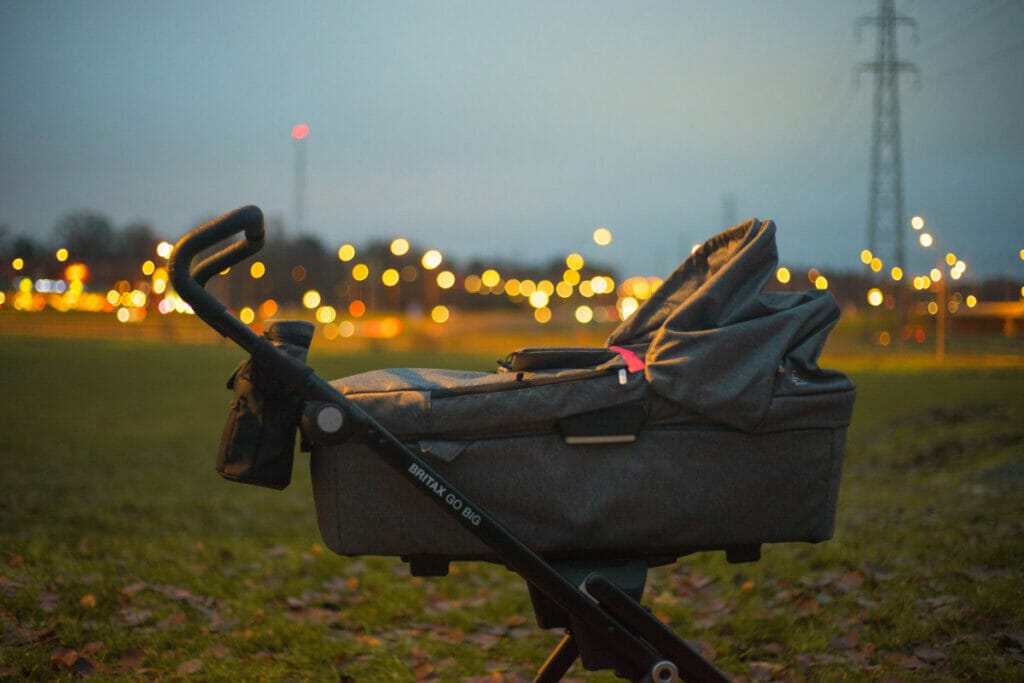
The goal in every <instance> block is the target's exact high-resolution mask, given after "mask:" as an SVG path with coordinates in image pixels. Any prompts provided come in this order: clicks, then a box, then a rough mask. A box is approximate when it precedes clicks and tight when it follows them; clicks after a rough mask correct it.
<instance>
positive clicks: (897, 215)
mask: <svg viewBox="0 0 1024 683" xmlns="http://www.w3.org/2000/svg"><path fill="white" fill-rule="evenodd" d="M900 24H903V25H909V26H911V27H913V29H914V34H915V37H916V35H917V23H916V22H915V21H914V20H913V19H911V18H910V17H906V16H903V15H901V14H896V9H895V7H894V5H893V0H879V1H878V16H874V17H861V18H859V19H858V20H857V39H858V40H859V39H860V32H861V29H862V28H863V27H864V26H866V25H873V26H875V27H877V28H878V48H877V51H876V52H875V60H874V61H873V62H861V63H860V64H858V65H857V76H858V78H859V76H860V74H862V73H864V72H865V71H870V72H872V73H874V74H875V99H874V113H875V116H874V124H873V125H872V135H871V188H870V207H869V210H868V226H867V227H868V231H867V232H868V249H870V250H871V253H873V254H875V255H876V256H878V257H879V258H882V260H883V261H885V262H887V263H890V264H892V265H894V266H901V267H905V266H906V265H907V264H906V263H905V259H904V251H903V233H904V232H905V231H904V229H903V228H904V227H905V226H904V218H905V217H904V214H903V155H902V152H901V151H900V88H899V75H900V73H901V72H904V71H912V72H914V74H915V76H918V78H919V71H918V68H917V66H916V65H914V64H912V63H910V62H901V61H900V60H899V58H898V57H897V56H896V27H897V26H898V25H900Z"/></svg>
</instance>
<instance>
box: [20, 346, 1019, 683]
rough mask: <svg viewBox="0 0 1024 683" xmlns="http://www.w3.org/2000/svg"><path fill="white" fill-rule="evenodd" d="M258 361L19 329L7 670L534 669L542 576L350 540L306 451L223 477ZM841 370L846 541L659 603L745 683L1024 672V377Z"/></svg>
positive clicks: (449, 673) (382, 356)
mask: <svg viewBox="0 0 1024 683" xmlns="http://www.w3.org/2000/svg"><path fill="white" fill-rule="evenodd" d="M240 353H241V352H239V351H237V350H235V349H234V348H233V347H230V346H227V345H217V346H208V345H207V346H177V347H175V346H168V345H161V344H140V343H132V342H104V341H97V340H88V341H71V340H60V339H32V338H24V337H3V336H0V631H2V636H0V637H2V641H0V678H11V679H30V680H50V679H54V678H72V677H77V676H92V677H96V678H101V679H104V680H107V679H122V680H139V679H149V678H153V679H160V680H176V679H184V678H189V677H194V678H195V679H197V680H343V681H359V682H361V683H362V682H367V681H413V680H439V681H522V680H530V679H531V677H532V673H533V672H534V671H535V670H536V668H537V666H539V664H540V662H541V661H542V660H543V658H544V657H545V656H546V653H547V651H548V650H549V649H550V647H552V646H553V645H554V643H555V642H557V640H558V634H555V633H550V632H541V631H539V630H538V629H536V628H534V627H533V623H532V611H531V608H530V606H529V600H528V597H527V594H526V590H525V586H524V585H523V584H522V582H521V581H520V580H519V579H518V578H517V577H516V576H514V575H512V574H510V573H509V572H507V571H505V570H504V569H501V568H498V567H494V566H490V565H477V564H463V565H457V566H456V567H455V572H454V573H453V575H452V576H450V577H448V578H445V579H413V578H411V577H409V576H408V572H407V571H406V569H405V568H404V566H403V565H402V564H401V563H399V562H397V561H393V560H390V559H380V558H370V559H365V558H364V559H347V558H340V557H337V556H333V555H331V554H330V553H328V552H325V551H324V550H323V548H322V546H321V545H320V539H319V536H318V532H317V529H316V526H315V516H314V512H313V501H312V497H311V493H310V486H309V481H308V476H306V475H305V456H304V455H299V456H298V457H297V459H296V472H295V476H294V479H293V483H292V485H291V487H290V488H289V489H287V490H286V491H284V492H280V493H279V492H275V491H270V490H264V489H257V488H254V487H247V486H240V485H236V484H231V483H228V482H226V481H224V480H222V479H221V478H220V477H218V476H217V475H216V473H215V472H214V471H213V461H214V457H215V453H216V448H217V443H218V440H219V436H220V430H221V427H222V424H223V418H224V415H225V412H226V406H227V401H228V398H229V394H228V392H227V391H226V390H225V389H224V382H225V380H226V379H227V377H228V376H229V375H230V373H231V371H232V370H233V368H234V366H235V365H236V364H237V362H238V360H239V359H240ZM311 362H312V364H313V365H314V366H315V367H317V369H318V370H320V372H321V374H322V375H324V376H326V377H336V376H341V375H345V374H351V373H353V372H356V371H360V370H364V369H369V368H372V367H395V366H423V365H429V366H441V367H443V366H445V365H448V366H450V367H462V368H481V369H489V368H491V367H492V366H493V359H492V358H491V357H490V356H488V357H486V358H484V357H472V356H464V355H451V354H448V355H444V356H425V355H417V354H413V353H401V354H400V353H376V354H374V353H361V354H358V355H343V354H333V355H325V354H319V355H318V354H316V353H314V354H313V356H312V357H311ZM836 362H837V364H838V365H839V367H840V369H845V370H847V371H848V372H849V373H850V374H851V376H852V377H853V378H854V380H855V381H856V383H857V385H858V402H857V406H856V412H855V417H854V423H853V425H852V427H851V430H850V434H849V447H848V451H847V460H846V464H845V470H844V479H843V484H842V489H841V494H840V507H839V514H838V520H837V529H836V537H835V539H834V540H832V541H830V542H828V543H825V544H821V545H818V546H808V545H798V544H790V545H777V546H770V547H765V548H764V557H763V559H762V561H761V562H759V563H757V564H750V565H729V564H727V563H726V562H725V559H724V557H722V556H721V554H704V555H697V556H692V557H688V558H683V559H682V560H680V562H678V563H677V564H676V565H674V566H670V567H663V568H658V569H655V570H653V571H652V574H651V577H650V580H649V586H648V594H647V595H646V598H645V603H646V604H648V605H649V606H650V607H651V608H652V609H653V610H654V611H655V613H656V614H657V615H658V616H659V617H660V618H662V619H664V620H666V621H668V622H669V623H671V624H672V625H673V627H675V628H676V629H677V630H678V631H679V632H680V633H682V634H683V635H684V636H685V637H687V638H689V639H692V640H694V641H697V642H699V643H701V644H702V646H703V648H704V649H705V651H706V652H707V653H708V654H709V655H710V656H713V657H714V658H715V661H716V663H717V664H718V665H719V666H720V667H722V668H723V669H724V670H726V671H728V672H730V673H731V674H734V675H736V676H737V677H739V678H740V679H743V680H851V681H862V680H863V681H867V680H908V681H915V680H920V681H960V680H968V679H969V680H991V681H1002V680H1014V679H1016V680H1020V679H1021V678H1022V671H1024V655H1022V650H1024V514H1022V513H1024V390H1022V389H1021V387H1024V370H1022V369H1019V368H1017V369H1013V368H998V367H993V368H987V369H985V368H982V369H972V368H968V367H958V368H957V369H954V370H949V369H936V368H934V367H928V364H927V363H916V364H915V365H917V366H918V367H917V368H916V369H906V368H904V367H901V366H900V365H899V364H891V366H887V367H885V368H881V369H879V368H875V367H873V366H872V364H870V363H857V364H853V363H850V364H849V365H848V366H844V365H843V361H842V359H839V360H837V361H836ZM571 675H572V676H573V677H574V678H573V680H580V681H610V680H614V679H612V678H611V677H610V676H609V675H608V674H603V673H602V674H593V673H586V672H582V671H579V670H578V669H574V671H573V672H572V674H571Z"/></svg>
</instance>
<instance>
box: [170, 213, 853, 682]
mask: <svg viewBox="0 0 1024 683" xmlns="http://www.w3.org/2000/svg"><path fill="white" fill-rule="evenodd" d="M243 230H244V231H245V233H246V236H245V239H244V240H242V241H239V242H236V243H235V244H234V245H232V246H230V247H228V248H226V249H224V250H223V251H221V252H219V253H217V254H214V255H213V256H210V257H208V258H206V260H204V261H202V262H201V263H199V264H198V265H196V266H195V267H191V262H192V260H193V258H194V257H195V256H196V255H197V254H198V253H199V251H201V250H202V249H204V248H206V247H209V246H212V245H213V244H216V243H217V242H219V241H221V240H223V239H225V238H227V237H229V236H231V235H232V234H234V233H237V232H241V231H243ZM261 243H262V215H261V214H259V210H258V209H255V207H246V208H243V209H239V210H238V211H236V212H233V213H232V214H227V215H225V216H223V217H221V218H219V219H216V220H215V221H213V222H211V223H210V224H208V225H206V226H203V227H200V228H197V229H196V230H195V231H193V232H192V233H190V234H189V235H187V236H186V237H184V238H182V240H181V241H180V242H179V243H178V246H177V247H176V249H175V253H174V254H173V255H172V257H171V259H170V269H171V274H172V280H173V281H174V283H175V286H176V288H177V290H178V291H179V293H182V295H183V296H184V297H185V298H186V300H188V301H189V303H190V304H192V306H193V308H194V309H195V310H196V312H197V313H198V314H199V315H200V316H201V317H202V318H203V319H204V320H206V321H207V322H208V323H209V324H210V325H211V326H213V327H214V328H215V329H217V330H218V331H220V332H221V333H222V334H225V335H226V336H229V337H231V338H232V339H234V340H235V341H236V342H238V343H239V344H240V345H242V346H243V348H245V349H246V350H247V351H249V352H250V353H251V354H252V358H251V359H250V360H248V361H246V363H244V364H243V365H242V366H241V367H240V368H239V370H238V371H237V372H236V374H235V376H234V377H233V378H232V383H231V385H230V386H232V387H233V388H234V389H235V395H236V399H235V402H234V403H233V404H232V406H233V407H232V414H231V416H230V417H229V422H228V426H227V428H226V430H225V433H224V438H223V441H222V447H221V455H220V458H219V462H218V469H219V471H220V472H221V474H223V475H224V476H226V477H228V478H230V479H234V480H237V481H244V482H248V483H259V484H264V485H270V486H275V487H278V488H281V487H283V486H284V485H286V484H287V483H288V478H289V477H290V471H291V457H292V453H291V450H292V448H293V442H294V434H295V428H296V424H297V423H300V422H301V427H302V433H303V442H304V445H305V446H306V448H307V449H308V450H310V452H311V471H312V478H313V494H314V500H315V505H316V511H317V517H318V522H319V527H320V531H321V534H322V536H323V539H324V541H325V543H326V544H327V546H328V547H329V548H330V549H331V550H333V551H334V552H336V553H339V554H342V555H394V556H401V557H402V558H403V559H405V560H406V561H408V562H409V563H410V566H411V568H412V571H413V573H414V574H420V575H443V574H445V573H447V568H448V563H449V562H450V561H452V560H488V561H494V562H501V563H504V564H506V565H507V566H509V567H510V568H511V569H513V570H514V571H516V572H518V573H519V574H521V575H522V576H523V577H524V578H525V579H526V580H527V583H528V584H529V587H530V592H531V596H532V597H533V599H534V606H535V609H536V612H537V618H538V622H539V624H540V625H541V626H542V627H561V628H565V629H566V630H567V636H566V638H565V639H564V640H563V642H562V644H560V645H559V647H558V648H556V651H555V652H554V653H553V654H552V656H551V658H550V659H549V661H548V662H547V663H546V664H545V666H544V667H543V668H542V669H541V672H540V674H538V677H537V680H538V681H556V680H559V679H560V678H561V676H562V675H563V674H564V673H565V672H566V671H567V670H568V669H569V667H570V666H571V664H572V663H573V661H575V659H576V658H577V656H579V657H582V660H583V664H584V666H585V667H586V668H588V669H598V668H610V669H613V670H615V671H616V672H617V673H618V674H619V675H621V676H623V677H625V678H629V679H630V680H634V681H669V680H676V677H677V676H681V677H683V678H685V679H686V680H700V681H704V680H707V681H722V680H726V679H725V677H724V675H723V674H721V673H720V672H719V671H718V670H717V669H715V668H714V667H713V666H712V665H710V664H709V663H708V662H706V661H705V660H703V659H702V658H701V657H700V656H699V655H698V654H697V653H696V652H694V651H693V650H692V649H691V648H690V647H689V646H688V645H687V644H686V643H685V642H684V641H683V640H682V639H680V638H679V637H678V636H676V635H675V634H674V633H672V632H671V631H670V630H669V629H667V627H665V626H664V625H662V624H661V623H660V622H658V621H657V620H656V619H654V618H653V617H651V616H650V615H649V613H647V612H646V611H645V610H644V609H643V608H642V607H640V605H639V602H638V601H639V598H640V594H641V593H642V589H643V583H644V580H645V578H646V571H647V568H648V567H649V566H654V565H657V564H662V563H667V562H672V561H674V560H675V558H677V557H679V556H681V555H685V554H688V553H692V552H696V551H701V550H725V551H726V553H727V555H728V557H729V559H730V560H731V561H750V560H755V559H757V558H758V557H759V551H760V544H762V543H778V542H787V541H807V542H818V541H823V540H826V539H828V538H830V537H831V535H832V531H833V523H834V518H835V511H836V499H837V495H838V486H839V479H840V472H841V463H842V454H843V445H844V440H845V433H846V427H847V425H848V424H849V421H850V416H851V412H852V407H853V401H854V387H853V385H852V383H851V382H850V381H849V380H848V379H847V378H846V377H845V376H844V375H842V374H840V373H837V372H833V371H828V370H823V369H821V368H819V367H818V365H817V358H818V355H819V353H820V351H821V349H822V346H823V344H824V342H825V339H826V336H827V334H828V332H829V330H830V329H831V328H832V326H833V325H834V324H835V323H836V321H837V320H838V315H839V312H838V308H837V306H836V304H835V302H834V300H833V298H832V297H831V295H830V294H829V293H828V292H825V291H816V290H815V291H808V292H798V293H793V292H765V291H763V290H764V287H765V285H766V283H767V282H768V280H769V278H771V277H772V275H773V274H774V272H775V267H776V264H777V254H776V246H775V226H774V224H773V223H772V222H771V221H767V222H760V221H757V220H754V219H752V220H749V221H747V222H745V223H742V224H740V225H737V226H735V227H733V228H730V229H728V230H726V231H724V232H722V233H720V234H719V235H717V236H715V237H714V238H712V239H710V240H708V241H707V242H705V243H704V244H703V245H701V247H700V248H698V249H697V250H696V251H695V252H694V253H693V254H692V255H691V256H690V257H689V258H687V259H686V261H684V262H683V263H682V265H680V266H679V268H678V269H677V270H676V271H675V272H674V273H672V275H671V276H670V277H669V278H668V279H667V280H666V281H665V282H664V284H663V285H662V286H661V287H660V288H659V289H658V290H657V292H656V293H655V294H654V295H653V296H652V297H651V298H650V299H649V300H647V301H646V302H645V303H644V304H643V305H642V306H641V307H640V308H639V310H637V311H636V313H635V314H634V315H633V316H631V317H630V318H628V319H627V320H626V321H625V322H624V323H622V324H621V325H620V326H619V327H618V328H617V329H616V330H615V331H614V332H613V333H612V334H611V336H610V338H609V339H608V342H607V345H606V346H605V347H601V348H585V347H551V348H526V349H521V350H519V351H516V352H514V353H512V354H511V355H510V356H509V357H508V358H507V359H506V360H504V361H502V362H500V364H499V367H498V368H497V370H496V371H495V372H490V373H487V372H465V371H451V370H430V369H408V368H403V369H385V370H376V371H373V372H368V373H363V374H359V375H354V376H351V377H346V378H343V379H339V380H336V381H334V382H331V383H327V382H325V381H324V380H321V379H320V378H319V377H318V376H317V375H316V374H315V373H313V372H312V370H311V369H310V368H308V367H307V366H306V365H305V363H304V349H303V347H308V344H309V340H310V338H311V336H312V330H311V326H309V325H308V324H305V323H293V322H292V323H290V322H283V323H280V324H279V325H278V326H277V327H276V328H271V330H270V332H269V333H268V335H267V336H265V337H258V336H256V335H255V334H254V333H252V332H251V331H249V330H248V328H246V327H245V326H244V325H241V323H239V322H238V321H237V319H235V318H234V317H233V316H231V315H229V314H227V313H226V311H225V310H224V308H223V306H221V305H220V304H219V303H218V302H216V300H214V299H212V297H210V296H209V294H208V293H207V292H206V291H205V290H204V289H203V285H204V284H205V282H206V280H207V279H209V277H210V276H212V275H213V274H215V273H217V272H220V271H221V270H223V268H224V266H225V265H230V264H233V263H237V262H238V261H240V260H242V259H243V258H245V257H247V256H248V255H250V254H252V253H254V252H255V251H256V250H258V249H259V248H260V246H261ZM282 347H284V348H283V349H282ZM296 350H297V351H296ZM300 415H301V418H300ZM275 433H277V434H278V435H279V437H278V438H277V439H276V440H275V439H274V438H273V437H274V434H275ZM416 489H418V490H419V491H420V493H419V494H414V495H410V493H409V492H410V491H411V490H416Z"/></svg>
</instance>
